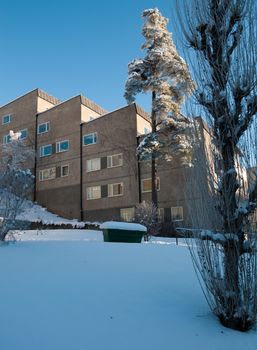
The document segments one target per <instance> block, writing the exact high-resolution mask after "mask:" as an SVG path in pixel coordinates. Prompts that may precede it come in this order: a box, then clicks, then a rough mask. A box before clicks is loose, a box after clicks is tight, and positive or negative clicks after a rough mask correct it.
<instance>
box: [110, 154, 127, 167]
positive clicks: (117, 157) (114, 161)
mask: <svg viewBox="0 0 257 350" xmlns="http://www.w3.org/2000/svg"><path fill="white" fill-rule="evenodd" d="M122 163H123V157H122V154H114V155H113V156H108V157H107V168H114V167H117V166H122Z"/></svg>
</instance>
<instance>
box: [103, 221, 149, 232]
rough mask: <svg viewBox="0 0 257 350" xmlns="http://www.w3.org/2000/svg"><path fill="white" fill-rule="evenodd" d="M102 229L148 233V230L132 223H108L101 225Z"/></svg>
mask: <svg viewBox="0 0 257 350" xmlns="http://www.w3.org/2000/svg"><path fill="white" fill-rule="evenodd" d="M100 229H116V230H128V231H141V232H146V231H147V228H146V227H145V226H143V225H141V224H134V223H130V222H118V221H106V222H104V223H103V224H101V225H100Z"/></svg>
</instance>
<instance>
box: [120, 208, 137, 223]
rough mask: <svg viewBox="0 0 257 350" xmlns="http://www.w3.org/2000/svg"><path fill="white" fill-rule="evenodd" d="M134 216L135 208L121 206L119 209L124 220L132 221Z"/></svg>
mask: <svg viewBox="0 0 257 350" xmlns="http://www.w3.org/2000/svg"><path fill="white" fill-rule="evenodd" d="M134 216H135V208H123V209H120V217H121V219H122V220H124V221H128V222H130V221H132V220H133V219H134Z"/></svg>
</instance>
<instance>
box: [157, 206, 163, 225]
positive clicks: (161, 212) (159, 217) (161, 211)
mask: <svg viewBox="0 0 257 350" xmlns="http://www.w3.org/2000/svg"><path fill="white" fill-rule="evenodd" d="M158 219H159V222H163V221H164V208H158Z"/></svg>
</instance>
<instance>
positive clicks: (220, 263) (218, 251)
mask: <svg viewBox="0 0 257 350" xmlns="http://www.w3.org/2000/svg"><path fill="white" fill-rule="evenodd" d="M182 3H183V5H184V6H183V7H180V10H179V15H180V19H181V21H180V22H181V24H182V28H183V31H184V34H185V38H186V40H187V44H188V45H189V46H190V48H191V49H193V51H194V52H195V55H194V56H191V57H193V59H192V61H191V64H192V67H194V76H195V80H196V83H197V91H196V93H195V99H196V101H197V103H198V105H199V106H201V107H202V113H203V115H204V116H205V117H206V119H207V120H208V122H209V125H210V127H211V128H212V133H213V141H214V146H215V158H214V159H215V161H217V162H218V163H219V167H218V168H216V169H214V171H215V176H216V179H217V183H218V186H217V187H216V189H215V190H216V194H217V195H218V196H216V198H217V199H218V202H215V201H214V203H213V205H215V206H216V209H217V210H218V211H219V214H220V215H221V217H222V229H221V230H219V228H217V230H216V231H215V230H210V231H206V230H204V231H201V232H200V231H197V233H196V238H197V240H196V241H197V254H195V253H194V251H193V250H191V252H192V254H193V257H194V262H195V265H196V266H197V267H198V271H199V272H200V274H201V276H202V277H203V280H204V282H205V287H206V289H205V291H206V295H207V299H208V301H209V303H210V305H211V307H212V309H213V311H214V312H215V313H216V314H217V315H218V317H219V319H220V321H221V322H222V324H223V325H225V326H227V327H230V328H234V329H239V330H242V331H245V330H248V329H249V328H251V327H252V325H253V324H254V323H255V320H256V312H257V308H256V306H257V295H256V290H257V281H256V273H257V270H256V266H257V260H256V244H255V240H256V234H254V235H253V232H252V227H253V226H252V217H253V213H254V211H255V210H256V207H257V181H256V179H255V181H253V183H252V184H251V186H250V187H249V188H248V186H247V185H246V178H245V174H244V173H245V171H244V169H243V166H246V165H247V164H249V162H250V160H251V159H250V158H253V154H256V149H254V144H253V143H251V142H249V137H250V135H252V133H253V129H252V127H253V126H254V123H253V121H254V118H255V116H256V113H257V85H256V83H257V60H256V58H257V46H256V39H257V26H256V13H257V9H256V3H255V1H254V0H201V1H200V0H192V1H187V0H184V1H183V2H182ZM180 5H181V2H180ZM182 8H183V13H182V11H181V9H182ZM255 133H256V130H255ZM255 161H256V157H255ZM255 164H256V163H255Z"/></svg>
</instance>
